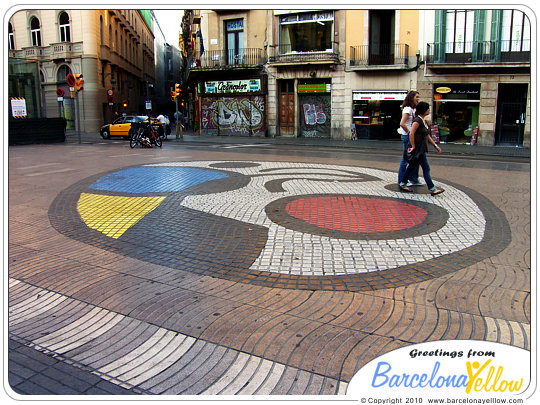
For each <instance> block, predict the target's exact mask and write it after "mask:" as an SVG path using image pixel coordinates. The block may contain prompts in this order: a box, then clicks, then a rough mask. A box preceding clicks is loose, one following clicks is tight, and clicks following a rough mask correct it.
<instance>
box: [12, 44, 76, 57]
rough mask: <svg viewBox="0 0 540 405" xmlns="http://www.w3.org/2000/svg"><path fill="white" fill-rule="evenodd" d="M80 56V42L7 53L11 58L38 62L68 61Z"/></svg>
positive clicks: (35, 47)
mask: <svg viewBox="0 0 540 405" xmlns="http://www.w3.org/2000/svg"><path fill="white" fill-rule="evenodd" d="M81 55H82V42H58V43H54V44H50V45H48V46H30V47H25V48H22V49H15V50H10V51H9V56H10V57H12V58H20V59H32V60H40V61H62V60H64V61H68V60H71V59H73V58H77V57H80V56H81Z"/></svg>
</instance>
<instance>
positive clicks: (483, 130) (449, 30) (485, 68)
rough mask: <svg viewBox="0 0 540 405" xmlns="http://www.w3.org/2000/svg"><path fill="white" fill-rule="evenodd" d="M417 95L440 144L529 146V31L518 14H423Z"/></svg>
mask: <svg viewBox="0 0 540 405" xmlns="http://www.w3.org/2000/svg"><path fill="white" fill-rule="evenodd" d="M422 15H423V18H422V19H423V21H425V24H424V27H430V29H429V30H428V29H426V30H425V32H424V38H425V42H426V55H425V66H424V69H421V70H419V75H418V89H419V91H420V92H421V94H422V95H423V96H424V97H425V96H429V98H430V101H431V104H432V106H433V108H432V119H433V124H435V125H437V126H438V128H439V133H440V135H441V139H445V140H447V141H448V142H467V143H471V140H472V139H473V136H474V134H475V132H476V133H477V136H478V138H477V143H478V144H479V145H512V146H525V147H530V146H531V123H530V122H531V114H530V105H531V94H530V82H531V26H530V21H529V19H528V17H527V15H526V14H525V13H524V12H523V11H520V10H517V9H513V10H512V9H510V10H430V11H423V12H422Z"/></svg>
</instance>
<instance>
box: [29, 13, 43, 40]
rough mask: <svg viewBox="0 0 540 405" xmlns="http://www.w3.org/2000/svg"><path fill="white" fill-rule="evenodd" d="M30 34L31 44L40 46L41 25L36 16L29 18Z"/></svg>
mask: <svg viewBox="0 0 540 405" xmlns="http://www.w3.org/2000/svg"><path fill="white" fill-rule="evenodd" d="M30 35H31V36H32V46H41V25H40V23H39V20H38V19H37V18H36V17H32V19H31V20H30Z"/></svg>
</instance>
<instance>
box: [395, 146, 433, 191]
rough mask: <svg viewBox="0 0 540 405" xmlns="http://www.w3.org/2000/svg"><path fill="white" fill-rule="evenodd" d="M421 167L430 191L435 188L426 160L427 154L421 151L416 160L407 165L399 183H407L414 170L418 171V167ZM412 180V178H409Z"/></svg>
mask: <svg viewBox="0 0 540 405" xmlns="http://www.w3.org/2000/svg"><path fill="white" fill-rule="evenodd" d="M419 166H421V167H422V173H423V175H424V180H425V181H426V185H427V187H428V189H429V190H430V191H432V190H433V189H435V184H433V180H431V174H430V169H429V163H428V160H427V155H426V154H425V153H422V154H421V155H420V157H419V158H418V160H417V161H416V162H414V163H413V164H410V165H409V166H408V167H407V170H406V171H405V175H404V176H403V181H402V182H401V183H400V184H403V185H405V184H407V181H408V180H411V176H412V175H413V173H414V172H415V171H416V172H417V173H418V167H419ZM411 181H412V180H411Z"/></svg>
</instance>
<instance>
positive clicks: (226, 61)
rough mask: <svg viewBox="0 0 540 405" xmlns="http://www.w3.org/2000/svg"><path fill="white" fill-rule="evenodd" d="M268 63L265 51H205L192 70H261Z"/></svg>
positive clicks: (194, 63) (247, 49)
mask: <svg viewBox="0 0 540 405" xmlns="http://www.w3.org/2000/svg"><path fill="white" fill-rule="evenodd" d="M265 63H266V57H265V55H264V51H263V49H259V48H243V49H237V50H234V51H232V50H225V51H204V53H203V55H202V57H201V58H200V59H196V60H195V61H193V62H192V64H191V68H190V69H191V70H222V69H259V68H261V67H262V66H263V65H264V64H265Z"/></svg>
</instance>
